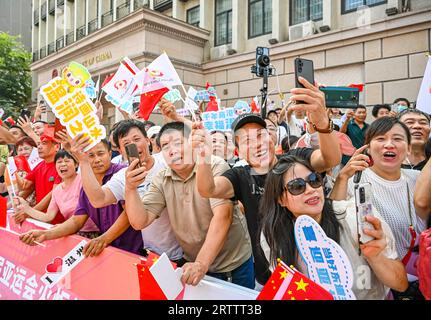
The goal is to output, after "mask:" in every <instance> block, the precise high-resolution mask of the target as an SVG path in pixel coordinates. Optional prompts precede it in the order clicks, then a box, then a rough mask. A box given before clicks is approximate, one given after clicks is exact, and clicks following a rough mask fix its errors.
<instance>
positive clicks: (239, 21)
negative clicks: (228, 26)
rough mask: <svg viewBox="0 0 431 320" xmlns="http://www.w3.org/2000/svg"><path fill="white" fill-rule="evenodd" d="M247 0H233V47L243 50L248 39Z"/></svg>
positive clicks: (239, 50) (236, 49) (238, 50)
mask: <svg viewBox="0 0 431 320" xmlns="http://www.w3.org/2000/svg"><path fill="white" fill-rule="evenodd" d="M247 7H248V2H247V0H232V49H233V50H235V51H236V52H243V51H244V48H245V41H246V39H248V33H247V28H248V27H247V26H248V21H247V19H244V18H245V17H247V14H246V13H247V12H248V8H247Z"/></svg>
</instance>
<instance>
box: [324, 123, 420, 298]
mask: <svg viewBox="0 0 431 320" xmlns="http://www.w3.org/2000/svg"><path fill="white" fill-rule="evenodd" d="M365 144H366V145H365V146H364V147H363V148H361V149H359V150H358V151H357V152H356V153H355V155H354V156H353V157H352V158H351V159H350V161H349V162H348V163H347V164H346V166H345V167H344V168H343V169H342V170H341V171H340V174H339V175H338V178H337V181H336V182H335V185H334V189H333V191H332V194H331V199H334V200H343V199H346V198H348V197H349V196H352V195H353V190H354V187H355V183H354V182H353V180H354V178H353V176H354V175H355V172H357V171H361V172H362V173H361V183H362V182H369V183H371V191H372V192H371V202H372V204H373V205H374V206H375V207H376V208H377V210H378V211H379V212H380V214H381V215H382V217H383V219H384V220H385V221H386V222H387V224H388V225H389V226H390V227H391V230H392V232H393V234H394V237H395V245H396V248H397V252H398V257H399V258H400V259H401V260H402V262H403V263H404V265H405V266H406V269H407V273H408V274H409V281H410V282H411V286H410V288H409V290H408V291H409V293H406V294H405V296H404V297H403V299H407V294H408V295H409V296H411V297H412V296H413V292H416V293H419V290H416V289H413V287H415V286H417V270H416V260H417V257H418V255H417V252H415V246H416V245H417V244H418V238H419V237H418V235H419V234H420V233H421V232H422V231H424V230H425V229H426V220H427V218H428V212H423V211H421V210H416V208H415V206H414V201H413V193H414V190H415V184H416V180H417V178H418V176H419V174H420V172H419V171H417V170H411V169H402V168H401V166H402V164H403V162H404V160H405V159H406V157H407V155H408V154H409V152H411V135H410V130H409V128H408V127H407V126H406V125H405V124H404V123H402V122H400V120H398V119H397V118H392V117H383V118H380V119H377V120H376V121H374V122H373V123H372V124H371V126H370V127H369V128H368V131H367V133H366V137H365ZM365 148H368V151H367V152H366V153H367V154H362V152H365V151H364V149H365ZM371 159H372V162H371ZM371 163H372V164H373V165H372V166H370V164H371ZM395 298H401V296H400V294H398V293H396V292H395ZM416 298H418V299H421V298H422V297H421V296H420V294H418V295H417V297H416ZM416 298H414V299H416ZM409 299H410V298H409Z"/></svg>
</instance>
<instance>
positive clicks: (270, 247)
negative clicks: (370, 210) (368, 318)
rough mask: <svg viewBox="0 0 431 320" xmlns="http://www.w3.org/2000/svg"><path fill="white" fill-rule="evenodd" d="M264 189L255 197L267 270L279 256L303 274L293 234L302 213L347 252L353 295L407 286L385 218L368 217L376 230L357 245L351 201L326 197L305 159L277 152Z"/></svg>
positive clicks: (368, 295) (375, 296)
mask: <svg viewBox="0 0 431 320" xmlns="http://www.w3.org/2000/svg"><path fill="white" fill-rule="evenodd" d="M265 191H266V192H265V193H264V195H263V196H262V200H261V202H260V212H264V213H265V215H263V217H262V226H261V247H262V249H263V252H264V254H265V257H266V259H267V260H268V261H269V264H270V266H271V268H272V269H274V267H275V266H276V264H277V258H280V259H281V260H282V261H284V262H285V263H286V264H288V265H294V266H295V268H297V269H298V270H299V271H301V272H303V273H305V274H307V266H306V265H305V263H304V262H303V260H302V258H301V257H300V254H299V252H298V250H297V247H296V243H295V237H294V224H295V219H296V218H297V217H298V216H300V215H304V214H305V215H308V216H310V217H312V218H313V219H314V220H316V221H317V222H318V223H319V224H320V226H321V227H322V229H323V230H324V231H325V233H326V235H327V236H328V237H329V238H331V239H333V240H334V241H336V242H337V243H338V244H340V246H341V247H342V248H343V250H344V251H345V252H346V254H347V256H348V257H349V260H350V263H351V265H352V268H353V273H354V277H355V279H354V286H353V291H354V293H355V295H356V297H357V299H361V300H362V299H373V300H374V299H384V297H385V296H386V294H387V292H388V290H389V289H388V288H394V289H396V290H404V289H405V288H407V277H406V272H405V270H404V267H403V265H402V263H401V262H400V261H398V260H396V256H397V255H396V251H395V248H394V244H393V242H394V241H393V236H392V233H391V231H390V229H389V227H388V226H387V225H386V223H385V222H384V221H382V220H381V219H379V217H380V216H379V215H378V213H377V212H374V217H367V221H368V222H370V223H371V224H372V225H373V226H374V229H375V230H365V233H366V234H368V235H370V236H372V237H374V238H375V239H374V240H372V241H370V242H368V243H367V244H359V242H358V237H357V229H356V216H355V212H354V206H353V205H352V204H351V203H350V204H349V203H348V202H346V201H341V202H338V203H335V202H334V203H332V201H331V200H329V199H325V197H324V193H323V187H322V177H321V176H320V175H319V174H318V173H316V172H314V171H313V170H312V169H311V168H310V166H309V165H308V164H307V163H305V162H303V161H302V160H300V159H298V158H296V157H294V156H283V157H281V159H280V160H279V162H278V163H277V164H276V165H275V167H274V168H273V169H272V170H271V171H270V172H269V173H268V176H267V178H266V183H265ZM359 249H360V253H359Z"/></svg>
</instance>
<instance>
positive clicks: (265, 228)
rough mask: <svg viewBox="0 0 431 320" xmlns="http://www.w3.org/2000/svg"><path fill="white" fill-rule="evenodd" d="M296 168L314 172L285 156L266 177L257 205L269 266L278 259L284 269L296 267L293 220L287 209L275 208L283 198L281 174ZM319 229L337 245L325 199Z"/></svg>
mask: <svg viewBox="0 0 431 320" xmlns="http://www.w3.org/2000/svg"><path fill="white" fill-rule="evenodd" d="M297 164H302V165H303V166H304V167H306V168H308V169H309V170H310V171H314V170H313V169H312V168H311V167H310V165H309V164H307V163H306V162H305V161H303V160H301V159H299V158H297V157H295V156H291V155H289V156H282V157H281V158H280V159H279V161H278V163H277V164H276V165H275V166H274V168H273V169H272V170H271V171H270V172H269V173H268V175H267V177H266V181H265V192H264V194H263V196H262V198H261V201H260V212H261V213H264V214H263V215H262V216H261V219H262V220H261V230H260V231H261V232H263V235H264V237H265V239H266V242H267V243H268V245H269V248H270V250H271V253H270V258H269V259H270V261H269V263H270V265H276V264H277V259H278V258H280V259H281V260H282V261H283V262H285V263H286V264H288V265H295V264H296V251H297V248H296V243H295V236H294V225H295V216H294V215H293V214H292V212H291V211H290V210H289V209H288V208H285V207H282V206H281V205H280V204H279V199H280V198H281V197H282V196H283V192H284V191H283V190H284V187H285V183H284V177H283V176H284V173H286V171H287V170H289V168H292V167H294V166H295V165H297ZM320 226H321V227H322V229H323V230H324V231H325V233H326V235H327V236H328V237H329V238H331V239H333V240H334V241H336V242H337V243H338V242H339V240H340V224H339V222H338V220H337V218H336V216H335V213H334V210H333V209H332V201H331V200H329V199H325V203H324V206H323V211H322V219H321V221H320ZM261 232H259V234H260V233H261Z"/></svg>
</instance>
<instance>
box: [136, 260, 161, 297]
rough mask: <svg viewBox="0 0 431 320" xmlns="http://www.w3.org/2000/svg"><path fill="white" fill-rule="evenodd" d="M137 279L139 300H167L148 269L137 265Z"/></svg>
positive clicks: (145, 266)
mask: <svg viewBox="0 0 431 320" xmlns="http://www.w3.org/2000/svg"><path fill="white" fill-rule="evenodd" d="M136 268H137V270H138V277H139V291H140V298H141V300H167V298H166V296H165V295H164V293H163V291H162V289H160V287H159V285H158V283H157V281H156V280H155V279H154V277H153V275H152V274H151V272H150V267H149V266H147V265H146V264H143V263H139V264H137V265H136Z"/></svg>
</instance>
